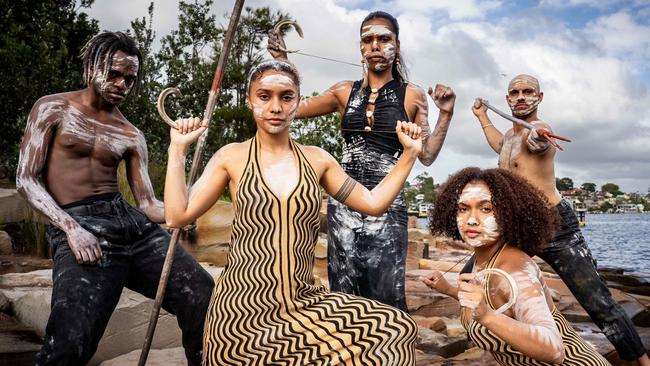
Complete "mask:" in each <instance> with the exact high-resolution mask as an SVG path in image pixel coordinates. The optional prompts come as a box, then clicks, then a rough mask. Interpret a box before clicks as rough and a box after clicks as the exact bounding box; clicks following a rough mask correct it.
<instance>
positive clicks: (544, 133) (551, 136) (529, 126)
mask: <svg viewBox="0 0 650 366" xmlns="http://www.w3.org/2000/svg"><path fill="white" fill-rule="evenodd" d="M475 103H477V104H476V106H477V108H478V107H479V106H480V104H478V103H481V104H483V105H484V106H486V107H487V108H488V109H490V110H491V111H492V112H494V113H496V114H498V115H499V116H501V117H503V118H505V119H507V120H508V121H510V122H514V123H516V124H518V125H520V126H522V127H524V128H527V129H529V130H535V126H534V125H533V124H532V123H530V122H526V121H524V120H523V119H520V118H517V117H513V116H511V115H509V114H507V113H505V112H502V111H500V110H499V109H497V108H496V107H494V106H492V105H491V104H490V103H489V102H488V101H487V100H485V99H483V98H477V99H476V102H475ZM537 133H538V134H539V135H540V136H541V137H543V138H545V139H546V141H548V142H550V143H551V144H552V145H553V146H555V147H557V148H558V149H560V150H563V149H562V147H561V146H560V145H559V144H558V143H557V142H555V140H554V139H558V140H562V141H566V142H571V140H569V139H568V138H566V137H562V136H558V135H555V134H553V133H551V132H550V131H548V130H546V129H537Z"/></svg>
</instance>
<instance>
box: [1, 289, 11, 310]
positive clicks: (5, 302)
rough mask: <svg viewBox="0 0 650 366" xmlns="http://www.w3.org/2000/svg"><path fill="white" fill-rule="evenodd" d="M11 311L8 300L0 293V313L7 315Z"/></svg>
mask: <svg viewBox="0 0 650 366" xmlns="http://www.w3.org/2000/svg"><path fill="white" fill-rule="evenodd" d="M10 311H11V302H10V301H9V298H7V296H5V294H3V293H2V292H0V313H9V312H10Z"/></svg>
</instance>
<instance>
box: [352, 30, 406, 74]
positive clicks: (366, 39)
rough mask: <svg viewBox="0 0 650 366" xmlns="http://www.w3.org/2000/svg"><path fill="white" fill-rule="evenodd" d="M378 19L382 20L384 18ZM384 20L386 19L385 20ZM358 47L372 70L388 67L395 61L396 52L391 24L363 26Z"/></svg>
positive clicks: (395, 42) (381, 69)
mask: <svg viewBox="0 0 650 366" xmlns="http://www.w3.org/2000/svg"><path fill="white" fill-rule="evenodd" d="M373 20H375V19H373ZM371 21H372V20H371ZM379 21H380V22H383V21H384V20H379ZM386 22H388V21H387V20H386ZM360 49H361V55H362V56H363V59H364V60H365V62H366V64H367V65H369V67H370V68H371V69H372V70H374V71H384V70H386V69H388V68H390V67H391V66H392V65H393V62H394V61H395V55H396V52H397V41H396V36H395V33H394V32H393V31H392V29H391V26H389V25H387V24H368V25H365V26H363V27H362V28H361V44H360Z"/></svg>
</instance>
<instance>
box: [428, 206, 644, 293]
mask: <svg viewBox="0 0 650 366" xmlns="http://www.w3.org/2000/svg"><path fill="white" fill-rule="evenodd" d="M586 222H587V225H586V226H584V227H583V228H582V233H583V235H584V236H585V239H586V240H587V245H588V246H589V248H590V249H591V253H592V255H593V256H594V258H595V259H596V261H597V262H598V266H599V267H608V268H622V269H624V270H625V271H626V272H633V273H634V274H636V275H638V276H639V277H642V278H644V279H646V280H647V281H649V282H650V214H647V213H646V214H589V213H588V214H587V217H586ZM426 225H427V219H418V226H419V227H426Z"/></svg>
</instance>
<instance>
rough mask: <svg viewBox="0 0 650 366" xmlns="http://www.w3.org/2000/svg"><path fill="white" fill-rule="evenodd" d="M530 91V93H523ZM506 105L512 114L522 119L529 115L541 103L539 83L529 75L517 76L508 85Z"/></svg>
mask: <svg viewBox="0 0 650 366" xmlns="http://www.w3.org/2000/svg"><path fill="white" fill-rule="evenodd" d="M528 90H532V93H527V92H525V91H528ZM507 100H508V105H509V106H510V110H512V114H514V115H515V116H517V117H523V116H527V115H529V114H531V113H532V112H533V111H534V110H535V109H537V106H538V105H539V103H540V102H541V101H542V99H541V98H540V90H539V81H537V79H535V78H534V77H532V76H530V75H523V74H522V75H517V76H515V77H514V78H513V79H512V80H511V81H510V84H508V96H507Z"/></svg>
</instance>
